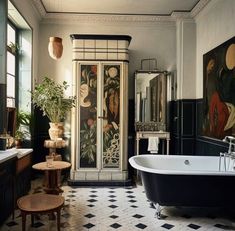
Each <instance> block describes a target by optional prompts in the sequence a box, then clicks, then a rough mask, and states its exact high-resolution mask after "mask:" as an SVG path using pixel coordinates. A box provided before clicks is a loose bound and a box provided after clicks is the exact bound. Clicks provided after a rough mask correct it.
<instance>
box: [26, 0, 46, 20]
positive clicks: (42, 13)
mask: <svg viewBox="0 0 235 231" xmlns="http://www.w3.org/2000/svg"><path fill="white" fill-rule="evenodd" d="M30 2H32V3H33V4H32V5H33V6H34V9H35V8H36V10H37V12H38V13H39V14H40V17H41V19H43V18H44V17H45V16H46V14H47V13H46V9H45V8H44V6H43V4H42V2H41V1H40V0H32V1H31V0H30Z"/></svg>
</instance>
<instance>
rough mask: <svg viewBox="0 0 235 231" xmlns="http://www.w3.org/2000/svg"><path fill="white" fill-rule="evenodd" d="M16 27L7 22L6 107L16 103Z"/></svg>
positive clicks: (13, 105)
mask: <svg viewBox="0 0 235 231" xmlns="http://www.w3.org/2000/svg"><path fill="white" fill-rule="evenodd" d="M16 35H17V34H16V28H14V26H13V25H12V24H11V23H8V24H7V107H15V106H16V105H15V104H16V99H15V98H16V90H15V89H16V87H15V86H16V73H17V72H16V64H17V54H16V48H17V46H16Z"/></svg>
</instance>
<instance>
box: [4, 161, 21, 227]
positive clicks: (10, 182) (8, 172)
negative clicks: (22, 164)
mask: <svg viewBox="0 0 235 231" xmlns="http://www.w3.org/2000/svg"><path fill="white" fill-rule="evenodd" d="M16 159H17V157H13V158H11V159H9V160H6V161H4V162H2V163H0V214H1V215H0V225H1V224H2V223H3V222H4V221H5V220H6V219H7V217H8V216H9V215H10V214H11V213H12V211H13V208H14V178H15V164H16Z"/></svg>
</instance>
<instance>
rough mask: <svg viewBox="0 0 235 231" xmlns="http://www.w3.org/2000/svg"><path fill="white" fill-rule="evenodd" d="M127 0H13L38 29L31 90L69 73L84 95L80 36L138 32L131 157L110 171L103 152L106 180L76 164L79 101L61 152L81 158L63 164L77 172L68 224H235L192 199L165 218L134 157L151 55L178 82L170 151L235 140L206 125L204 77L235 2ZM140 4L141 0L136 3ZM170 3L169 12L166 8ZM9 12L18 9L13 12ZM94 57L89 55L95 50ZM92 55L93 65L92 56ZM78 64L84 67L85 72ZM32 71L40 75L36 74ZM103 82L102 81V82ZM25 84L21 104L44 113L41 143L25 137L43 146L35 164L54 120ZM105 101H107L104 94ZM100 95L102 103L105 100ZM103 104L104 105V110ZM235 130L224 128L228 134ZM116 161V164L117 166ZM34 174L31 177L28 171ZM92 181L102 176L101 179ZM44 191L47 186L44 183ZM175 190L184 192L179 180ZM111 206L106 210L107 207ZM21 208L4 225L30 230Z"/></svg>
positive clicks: (131, 82)
mask: <svg viewBox="0 0 235 231" xmlns="http://www.w3.org/2000/svg"><path fill="white" fill-rule="evenodd" d="M121 2H123V5H122V6H120V4H121V3H120V4H118V2H116V1H114V3H113V4H114V5H112V6H109V8H103V7H102V6H101V4H100V6H99V5H96V4H95V3H94V4H95V5H96V6H92V4H88V3H86V2H85V1H81V4H80V8H79V5H78V4H77V5H76V4H75V5H74V6H73V7H71V5H69V4H67V6H66V3H65V5H63V4H64V3H63V1H61V0H58V1H51V0H50V1H44V0H42V1H36V0H32V1H30V0H21V1H19V0H12V1H11V3H12V5H13V6H14V7H15V8H16V9H17V11H18V12H19V13H20V15H21V16H22V18H23V19H24V20H25V21H26V22H27V24H28V29H29V30H30V31H31V40H30V45H31V46H30V47H31V48H32V52H31V55H32V56H31V61H30V63H29V65H25V66H24V67H27V69H26V71H25V73H27V74H25V73H24V74H25V75H26V76H27V78H28V77H30V81H25V82H24V84H23V85H22V83H21V87H22V86H24V85H25V86H26V85H27V84H29V85H30V86H28V85H27V87H29V88H30V90H32V89H33V88H34V87H35V85H36V84H38V83H40V82H41V81H42V78H43V76H48V77H51V78H53V79H54V80H56V81H58V82H62V81H67V82H68V84H69V85H70V87H69V88H68V91H67V92H66V93H67V95H71V94H74V95H77V96H78V94H77V93H76V90H77V89H76V88H77V87H78V86H76V82H73V81H74V72H75V71H76V67H75V66H74V64H73V55H74V54H73V52H75V49H76V47H74V45H73V38H71V35H113V36H121V35H125V36H129V37H131V39H130V41H128V48H125V49H127V50H128V56H129V57H128V59H129V60H128V62H125V63H128V73H127V75H126V78H123V80H122V81H125V84H124V82H123V85H122V86H123V88H124V89H123V90H122V94H121V99H122V100H123V105H125V107H126V109H125V110H123V111H121V110H120V118H123V121H124V123H123V124H122V125H120V126H122V128H121V129H120V130H121V133H122V134H121V137H122V138H121V139H122V141H123V142H122V145H123V146H122V153H123V157H122V159H121V160H120V161H121V164H122V166H121V170H120V171H116V172H115V169H114V170H112V171H110V174H109V175H108V174H106V175H105V174H103V173H102V172H101V171H99V168H103V165H102V163H101V161H100V162H99V161H98V162H97V166H98V171H97V172H99V179H101V178H102V177H103V180H97V178H98V177H97V174H96V173H95V172H94V171H93V173H92V170H90V169H89V171H88V173H89V174H87V173H86V174H83V173H84V172H83V170H81V171H80V170H78V171H77V169H78V168H77V167H78V165H75V164H74V163H76V164H77V163H78V162H77V158H78V155H79V154H78V153H79V152H78V146H77V143H78V142H77V140H78V138H79V133H78V132H76V131H75V133H74V131H73V127H72V126H71V124H72V123H75V124H76V123H77V124H78V121H77V119H76V118H77V115H76V110H77V108H74V109H73V110H75V115H76V116H75V117H74V118H75V119H74V118H73V116H71V123H70V121H68V123H66V125H65V131H64V136H65V137H66V139H67V141H68V144H66V147H61V148H58V153H60V154H61V155H62V158H63V160H65V161H67V162H70V163H71V164H72V166H71V169H72V171H71V172H70V171H69V170H65V171H63V172H62V175H63V176H64V175H66V177H67V179H69V184H66V185H63V186H62V189H63V190H64V193H63V194H64V195H63V196H65V205H66V208H65V209H64V210H63V211H62V215H61V222H62V226H61V229H62V230H88V229H91V230H114V229H117V230H127V228H128V229H130V230H139V229H144V230H167V229H170V230H193V229H198V230H223V229H227V230H229V229H234V225H233V222H234V221H233V220H231V219H230V217H227V216H225V215H224V214H220V212H221V211H219V212H218V214H217V213H214V211H209V212H207V211H204V210H203V211H202V210H199V209H198V208H196V209H195V210H192V211H191V210H189V209H188V208H183V209H182V210H181V209H180V208H178V207H176V208H172V210H171V209H170V210H169V208H167V206H166V208H165V207H164V208H163V210H162V214H163V215H164V216H166V217H165V218H164V219H160V220H158V219H157V218H156V217H155V209H154V208H150V203H149V202H148V201H147V198H146V196H145V193H144V192H143V191H144V188H143V186H141V185H140V184H139V185H137V186H135V187H134V186H133V185H135V184H134V183H133V178H134V177H136V171H135V170H134V169H133V168H132V167H131V166H130V164H129V163H128V159H129V158H130V157H132V156H134V155H135V154H136V126H135V119H136V118H135V117H136V116H135V110H136V109H135V103H136V102H135V101H136V99H135V97H136V89H135V74H136V71H139V70H141V69H142V67H141V61H142V60H144V59H147V60H148V59H156V65H155V64H152V63H151V62H150V66H151V68H150V69H151V70H153V69H155V67H156V68H157V70H160V71H167V73H170V76H172V87H173V90H172V94H171V99H170V104H169V107H168V108H167V116H168V119H167V126H168V127H167V128H166V129H167V132H169V137H170V139H169V154H170V155H190V156H195V155H196V156H198V155H199V156H219V155H220V152H225V151H227V150H228V143H227V142H223V141H222V140H223V138H224V137H222V136H217V137H215V136H214V137H213V135H211V134H209V133H208V132H207V131H205V130H203V127H204V125H205V124H204V121H205V118H204V117H203V116H204V112H205V108H204V103H205V101H204V100H205V97H204V96H205V87H204V86H205V81H206V80H205V79H206V78H205V65H204V62H206V60H205V59H204V57H205V54H208V53H209V52H210V51H212V50H213V49H215V48H217V47H219V46H220V45H223V44H224V43H225V45H226V42H227V41H230V39H231V38H233V37H234V34H235V31H234V30H235V29H234V26H233V25H234V18H235V14H234V12H235V2H234V1H233V0H226V1H222V0H190V1H184V0H178V1H176V2H177V4H178V5H174V4H173V3H172V2H171V1H167V2H168V5H167V7H165V8H164V7H163V5H164V4H163V2H164V1H157V3H158V2H159V4H163V5H160V6H159V8H156V5H154V4H155V3H156V2H155V3H154V1H149V5H148V4H147V3H145V1H142V2H138V3H135V2H134V1H128V2H125V1H121ZM6 3H7V1H6V0H5V1H1V7H0V9H1V10H0V12H1V17H3V16H4V17H5V21H4V20H3V21H2V22H1V25H3V24H4V23H7V19H6V18H7V16H6V12H7V7H6ZM102 3H103V4H104V5H106V4H108V3H107V2H105V1H102ZM157 3H156V4H157ZM131 4H136V5H133V6H131ZM150 6H151V7H150ZM89 7H91V8H89ZM95 7H96V8H95ZM161 7H163V9H161ZM180 7H181V8H180ZM73 8H74V9H73ZM124 8H125V9H126V10H124ZM9 9H10V8H9ZM119 10H120V11H119ZM121 10H122V12H121ZM161 10H165V11H164V12H161ZM74 11H77V13H75V14H72V13H71V12H73V13H74ZM59 12H61V14H60V13H59ZM89 12H90V14H89ZM86 13H87V14H86ZM9 15H11V14H10V13H9ZM10 19H11V20H13V19H12V18H10ZM13 23H16V24H17V23H19V21H17V20H13ZM2 28H5V27H4V26H1V31H3V29H2ZM51 36H56V37H60V38H62V41H63V53H62V56H61V57H60V58H59V59H57V60H55V59H52V58H51V57H50V56H49V54H48V42H49V40H48V39H49V37H51ZM80 38H81V37H80ZM119 38H120V37H119ZM83 39H84V38H83ZM106 39H107V38H106ZM121 39H123V38H121ZM125 39H127V37H125ZM89 40H90V39H89ZM107 40H108V39H107ZM3 44H5V40H4V41H0V46H1V48H2V47H4V45H3ZM84 44H85V42H84ZM110 44H111V43H110ZM85 49H86V48H85V47H84V50H85ZM99 49H101V48H99ZM1 50H2V49H1ZM88 50H89V48H88ZM97 50H98V49H97ZM1 52H3V51H1ZM76 52H77V51H76ZM76 52H75V53H76ZM2 54H3V53H1V55H2ZM209 54H210V53H209ZM221 55H222V54H221ZM217 57H218V56H217ZM86 61H87V62H88V63H89V59H87V60H86ZM86 61H85V62H86ZM119 61H120V60H119ZM119 61H118V62H119ZM0 62H1V65H2V66H5V64H6V63H5V61H4V59H1V60H0ZM85 62H84V64H87V63H85ZM97 63H98V62H96V64H97ZM112 64H113V63H112ZM119 64H120V62H119V63H118V65H119ZM76 65H77V64H76ZM99 65H100V64H98V69H100V70H101V69H102V68H103V66H102V64H101V65H100V66H99ZM78 66H79V65H78ZM120 66H121V67H122V68H123V71H122V73H123V74H124V72H125V67H124V66H125V64H124V65H123V64H122V63H121V64H120ZM115 67H116V66H115ZM148 68H149V67H148V61H147V67H146V68H144V69H146V70H148ZM78 70H79V68H78ZM78 70H77V72H79V71H78ZM23 72H24V71H23V69H21V70H20V73H22V75H24V74H23ZM29 72H30V74H28V73H29ZM5 76H6V74H5V72H4V71H3V72H2V73H1V76H0V87H1V90H0V94H1V97H0V102H1V103H0V111H1V114H3V116H1V117H0V122H1V123H0V134H2V133H3V132H4V128H5V124H4V123H5V121H6V118H4V113H3V112H4V111H5V107H6V103H5V101H6V92H5V91H4V90H3V89H5V88H4V87H5V86H6V77H5ZM123 76H124V75H123ZM26 83H27V84H26ZM19 84H20V83H19ZM99 84H100V85H99V86H100V87H101V88H102V86H101V83H99ZM209 88H210V86H209ZM21 89H23V88H21ZM210 89H211V88H210ZM16 92H17V91H16ZM77 92H78V91H77ZM18 93H20V94H19V96H18V99H26V101H27V100H28V101H27V102H26V103H25V105H23V104H21V103H16V106H17V107H18V106H19V107H21V108H23V109H24V110H26V109H27V110H28V109H29V110H30V111H32V112H33V113H34V115H35V117H34V124H33V126H34V130H33V131H34V132H33V134H32V135H31V138H32V139H31V141H32V142H31V143H27V144H25V147H26V148H29V147H30V148H32V149H33V154H32V159H31V161H32V162H31V165H34V164H36V163H39V162H42V161H45V156H46V155H47V153H48V149H49V148H48V147H44V145H43V144H44V140H46V139H48V132H47V130H48V120H47V118H45V117H43V116H42V115H41V113H40V111H39V110H35V111H33V108H31V107H30V106H28V102H29V101H30V96H28V95H27V94H26V95H27V97H26V96H25V95H24V94H23V93H22V94H21V92H20V91H19V92H18ZM18 93H17V94H18ZM16 98H17V97H16ZM18 99H17V100H18ZM99 100H100V101H101V99H99ZM100 101H98V103H100V104H101V102H100ZM29 105H30V104H29ZM99 112H102V111H101V110H100V111H99ZM122 113H123V114H122ZM92 116H94V115H92ZM97 116H101V117H102V116H104V115H102V114H98V115H97ZM100 120H101V119H100ZM127 121H128V123H127ZM102 123H104V122H101V121H100V122H99V123H98V126H100V127H102ZM76 126H78V125H76ZM78 127H79V126H78ZM160 130H161V129H160ZM232 134H233V133H229V134H227V133H226V134H225V133H224V134H223V136H226V135H232ZM166 135H167V134H166ZM74 137H75V138H74ZM98 138H99V137H98ZM101 143H102V141H99V142H98V147H100V146H101ZM162 144H163V145H165V144H166V142H165V141H164V140H161V139H160V144H159V154H160V153H161V152H163V153H164V154H165V153H166V152H167V145H165V146H164V148H163V145H162ZM139 153H140V154H144V153H147V144H146V140H142V139H140V140H139ZM170 155H169V156H170ZM139 156H141V155H139ZM166 156H167V155H166ZM84 166H85V165H84ZM86 167H87V166H86ZM3 168H5V167H3ZM89 168H90V167H89ZM108 168H110V166H108ZM112 168H115V167H113V166H112ZM31 170H32V169H31ZM108 171H109V170H108ZM113 172H114V173H115V174H114V173H113ZM31 174H32V176H31V177H32V179H33V180H35V178H36V177H37V176H38V175H40V176H41V175H43V174H42V173H40V171H36V170H35V169H34V170H32V172H31ZM85 175H86V176H88V175H89V178H87V182H85V181H86V178H85ZM27 177H30V176H28V175H27ZM112 177H113V179H114V178H115V179H116V180H117V181H118V184H119V185H115V184H113V183H112V180H111V181H109V183H108V181H106V182H105V183H106V185H105V184H104V181H105V179H110V178H112ZM89 181H92V183H91V182H89ZM81 182H82V183H81ZM40 183H41V182H40ZM63 183H65V182H63ZM79 183H80V185H79ZM89 183H90V185H89ZM82 184H83V185H82ZM102 184H103V185H102ZM39 185H41V184H39ZM27 187H28V186H27ZM27 187H25V188H27ZM37 187H38V185H36V186H35V182H34V181H32V185H31V190H34V189H35V188H36V189H37ZM27 189H28V188H27ZM38 190H39V191H40V190H42V188H39V189H38ZM171 190H172V191H174V189H171ZM23 191H24V194H25V193H27V192H26V191H27V190H23ZM36 191H37V190H36ZM21 196H22V195H21ZM2 197H3V196H2ZM115 200H116V201H115ZM102 206H103V207H105V208H106V209H103V207H102ZM109 206H111V207H109ZM18 215H19V210H17V211H16V214H15V217H16V218H15V219H12V218H11V217H9V216H8V218H7V220H5V221H4V223H3V224H2V227H1V230H20V228H21V219H20V218H19V217H17V216H18ZM28 220H29V219H28ZM53 222H54V221H49V222H48V219H47V218H43V219H42V220H39V221H37V223H36V224H37V225H38V228H36V227H34V228H32V229H33V230H34V229H35V230H44V229H48V226H50V229H51V230H53V229H55V227H53V224H54V223H53ZM37 225H36V226H37ZM111 225H112V226H111ZM76 227H78V228H76Z"/></svg>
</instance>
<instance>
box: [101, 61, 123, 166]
mask: <svg viewBox="0 0 235 231" xmlns="http://www.w3.org/2000/svg"><path fill="white" fill-rule="evenodd" d="M103 74H104V79H103V81H104V82H103V83H104V90H103V94H104V95H103V115H104V119H103V167H104V168H118V167H119V150H120V144H119V142H120V138H119V133H120V129H119V123H120V122H119V119H120V118H119V110H120V65H104V70H103Z"/></svg>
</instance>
